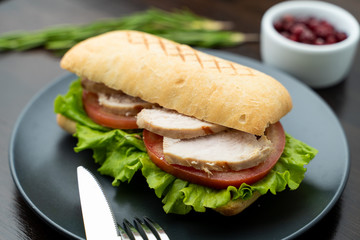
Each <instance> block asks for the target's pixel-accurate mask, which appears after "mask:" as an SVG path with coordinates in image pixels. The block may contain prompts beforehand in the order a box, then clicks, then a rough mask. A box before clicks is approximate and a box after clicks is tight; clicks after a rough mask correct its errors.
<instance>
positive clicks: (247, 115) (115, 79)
mask: <svg viewBox="0 0 360 240" xmlns="http://www.w3.org/2000/svg"><path fill="white" fill-rule="evenodd" d="M61 67H63V68H64V69H67V70H69V71H70V72H73V73H75V74H77V75H78V76H80V77H83V78H87V79H90V80H92V81H95V82H101V83H104V84H105V85H107V86H108V87H110V88H113V89H116V90H121V91H123V92H125V93H126V94H128V95H131V96H135V97H140V98H141V99H143V100H145V101H148V102H151V103H157V104H159V105H160V106H162V107H165V108H168V109H173V110H176V111H177V112H179V113H182V114H185V115H188V116H193V117H195V118H198V119H200V120H205V121H208V122H211V123H216V124H219V125H222V126H226V127H230V128H235V129H238V130H241V131H245V132H248V133H252V134H255V135H263V134H264V131H265V129H266V128H267V127H268V126H269V124H272V123H276V122H277V121H279V120H280V119H281V118H282V117H283V116H284V115H285V114H287V113H288V112H289V111H290V110H291V108H292V102H291V98H290V95H289V93H288V91H287V90H286V89H285V88H284V87H283V86H282V85H281V84H280V83H279V82H278V81H276V80H275V79H273V78H272V77H270V76H268V75H266V74H264V73H261V72H259V71H257V70H254V69H252V68H249V67H245V66H242V65H240V64H237V63H234V62H230V61H227V60H224V59H220V58H218V57H215V56H211V55H208V54H205V53H202V52H200V51H197V50H195V49H193V48H191V47H189V46H187V45H182V44H178V43H175V42H172V41H169V40H166V39H163V38H160V37H157V36H153V35H150V34H146V33H143V32H137V31H114V32H109V33H106V34H103V35H99V36H97V37H93V38H90V39H88V40H85V41H83V42H81V43H79V44H77V45H76V46H75V47H73V48H72V49H71V50H70V51H68V52H67V53H66V54H65V56H64V57H63V59H62V61H61Z"/></svg>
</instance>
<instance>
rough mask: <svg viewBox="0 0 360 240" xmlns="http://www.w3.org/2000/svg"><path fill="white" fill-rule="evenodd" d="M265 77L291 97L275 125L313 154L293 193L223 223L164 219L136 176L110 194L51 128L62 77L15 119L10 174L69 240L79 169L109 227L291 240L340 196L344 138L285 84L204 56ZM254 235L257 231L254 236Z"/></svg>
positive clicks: (71, 141)
mask: <svg viewBox="0 0 360 240" xmlns="http://www.w3.org/2000/svg"><path fill="white" fill-rule="evenodd" d="M208 52H210V53H212V54H214V55H217V56H219V57H223V58H227V59H230V60H232V61H235V62H238V63H240V64H244V65H248V66H250V67H253V68H255V69H258V70H260V71H263V72H265V73H268V74H269V75H272V76H273V77H275V78H276V79H278V80H279V81H280V82H282V83H283V84H284V85H285V87H286V88H287V89H288V90H289V91H290V94H291V95H292V98H293V103H294V108H293V110H292V111H291V113H289V114H288V115H287V116H285V117H284V118H283V119H282V124H283V126H284V128H285V130H286V131H287V132H288V133H290V134H291V135H292V136H294V137H296V138H298V139H300V140H302V141H304V142H306V143H308V144H309V145H311V146H313V147H315V148H317V149H318V150H319V154H318V155H317V156H316V158H315V159H314V160H313V161H312V162H311V163H310V164H309V165H308V171H307V173H306V176H305V180H304V181H303V183H302V184H301V186H300V187H299V189H297V190H296V191H288V190H286V191H284V192H281V193H279V194H277V195H276V196H273V195H271V194H267V195H265V196H263V197H261V198H260V199H259V200H258V201H257V202H256V203H255V204H253V205H252V206H250V207H249V208H248V209H247V210H245V211H244V212H243V213H241V214H239V215H237V216H233V217H224V216H221V215H219V214H218V213H215V212H213V211H211V210H208V211H207V212H206V213H190V214H188V215H184V216H179V215H172V214H171V215H166V214H165V213H164V211H163V210H162V203H161V200H159V199H158V198H157V197H156V196H155V194H154V192H153V191H152V190H150V189H149V188H148V187H147V184H146V182H145V180H144V178H143V177H142V176H141V174H137V175H136V177H135V179H133V181H132V182H131V183H130V184H127V183H124V184H122V185H120V187H117V188H115V187H112V186H111V181H112V180H111V179H110V178H108V177H105V176H100V175H99V174H98V173H97V172H96V169H97V167H98V166H96V165H95V163H94V162H93V160H92V157H91V152H81V153H79V154H77V153H74V151H73V147H74V146H75V144H76V139H75V138H73V137H71V136H69V135H68V134H66V133H65V132H64V131H62V130H61V129H60V128H59V127H58V126H57V124H56V120H55V114H54V112H53V100H54V98H55V97H56V96H57V95H58V94H64V93H66V92H67V89H68V85H69V83H70V82H71V81H72V80H74V79H76V77H75V76H74V75H70V74H69V75H66V76H64V77H62V78H60V79H58V80H57V81H55V82H54V83H52V84H50V85H49V86H47V87H46V88H45V89H44V90H43V91H41V92H40V93H39V94H38V95H37V96H35V98H34V99H33V100H32V101H31V102H30V104H29V105H28V106H27V107H26V109H25V110H24V111H23V113H22V114H21V116H20V118H19V120H18V122H17V124H16V127H15V129H14V132H13V135H12V138H11V144H10V154H9V156H10V167H11V172H12V176H13V178H14V181H15V183H16V185H17V187H18V189H19V191H20V193H21V195H22V196H23V197H24V198H25V200H26V202H27V203H28V204H29V205H30V207H31V208H32V209H33V210H34V211H35V212H36V213H37V214H38V215H39V216H40V217H41V218H42V219H44V220H45V221H46V222H48V223H49V224H50V225H51V226H53V227H54V228H56V229H57V230H59V231H61V232H63V233H65V234H66V235H68V236H72V237H74V238H76V239H83V238H84V237H85V234H84V228H83V222H82V217H81V209H80V202H79V196H78V188H77V180H76V179H77V178H76V167H77V166H79V165H83V166H84V167H86V168H88V169H90V170H91V171H92V172H93V173H95V175H96V176H97V177H98V179H99V181H100V183H101V184H102V186H103V188H104V191H105V193H106V195H107V196H108V199H109V201H110V203H111V204H112V207H113V210H114V212H115V216H116V219H117V220H118V221H121V220H122V219H123V218H127V219H132V218H133V217H136V216H138V217H141V216H144V215H146V216H150V217H151V218H153V219H154V220H155V221H157V222H158V223H159V224H160V225H162V226H163V227H164V228H165V230H166V231H167V232H168V234H169V236H170V238H171V239H207V240H209V239H280V238H288V239H289V238H293V237H295V236H298V235H299V234H301V233H302V232H304V231H305V230H307V229H309V228H310V227H311V226H313V225H314V224H315V223H316V222H317V221H318V220H319V219H321V218H322V217H324V216H325V215H326V213H327V212H328V211H329V210H330V209H331V208H332V206H333V205H334V204H335V202H336V201H337V199H338V198H339V196H340V195H341V193H342V191H343V189H344V186H345V183H346V181H347V178H348V173H349V153H348V146H347V142H346V138H345V135H344V132H343V130H342V127H341V125H340V124H339V121H338V120H337V118H336V116H335V115H334V113H333V112H332V111H331V110H330V108H329V107H328V105H327V104H326V103H325V102H324V101H323V100H322V99H321V98H320V97H319V96H318V95H316V94H315V93H314V92H313V91H312V90H311V89H309V88H308V87H306V86H304V85H303V84H301V83H299V82H298V81H297V80H295V79H293V78H292V77H290V76H288V75H286V74H284V73H282V72H279V71H278V70H275V69H273V68H270V67H268V66H264V65H263V64H261V63H259V62H256V61H253V60H250V59H247V58H244V57H240V56H237V55H233V54H229V53H224V52H219V51H208ZM260 229H261V230H260Z"/></svg>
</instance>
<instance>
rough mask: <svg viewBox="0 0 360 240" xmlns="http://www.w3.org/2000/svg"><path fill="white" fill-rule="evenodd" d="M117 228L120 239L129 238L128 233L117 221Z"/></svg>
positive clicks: (126, 239) (128, 239) (125, 239)
mask: <svg viewBox="0 0 360 240" xmlns="http://www.w3.org/2000/svg"><path fill="white" fill-rule="evenodd" d="M117 225H118V229H119V233H120V237H121V240H130V237H129V235H128V234H127V233H126V231H125V230H124V229H123V228H122V227H121V226H120V224H119V223H118V224H117Z"/></svg>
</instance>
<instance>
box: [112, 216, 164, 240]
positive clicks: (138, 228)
mask: <svg viewBox="0 0 360 240" xmlns="http://www.w3.org/2000/svg"><path fill="white" fill-rule="evenodd" d="M118 228H119V232H120V236H121V239H122V240H129V239H135V240H144V239H145V240H146V239H147V240H157V239H160V240H169V237H168V236H167V234H166V233H165V231H164V229H163V228H162V227H161V226H160V225H159V224H157V223H156V222H154V221H153V220H151V219H150V218H148V217H144V218H143V220H141V219H140V218H137V217H136V218H134V225H133V224H131V223H130V222H129V221H128V220H127V219H124V220H123V225H120V224H118Z"/></svg>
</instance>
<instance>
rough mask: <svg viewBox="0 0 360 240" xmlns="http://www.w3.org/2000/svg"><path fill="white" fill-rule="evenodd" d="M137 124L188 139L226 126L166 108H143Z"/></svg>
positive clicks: (151, 130) (167, 134) (165, 134)
mask: <svg viewBox="0 0 360 240" xmlns="http://www.w3.org/2000/svg"><path fill="white" fill-rule="evenodd" d="M136 124H137V125H138V126H139V128H145V129H147V130H149V131H150V132H153V133H156V134H159V135H162V136H165V137H169V138H177V139H187V138H194V137H199V136H205V135H209V134H213V133H217V132H220V131H223V130H225V129H226V127H223V126H220V125H217V124H212V123H208V122H204V121H201V120H198V119H196V118H193V117H189V116H185V115H182V114H179V113H177V112H175V111H171V110H166V109H160V108H158V109H143V110H142V111H141V112H140V113H139V114H138V115H137V121H136Z"/></svg>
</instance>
